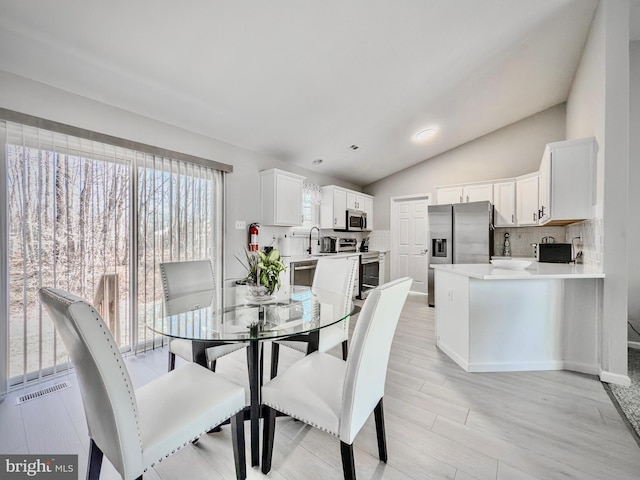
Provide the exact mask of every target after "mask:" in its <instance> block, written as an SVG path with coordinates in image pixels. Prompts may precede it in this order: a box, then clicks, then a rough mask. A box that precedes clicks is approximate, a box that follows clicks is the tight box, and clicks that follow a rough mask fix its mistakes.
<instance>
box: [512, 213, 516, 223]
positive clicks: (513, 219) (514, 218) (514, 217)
mask: <svg viewBox="0 0 640 480" xmlns="http://www.w3.org/2000/svg"><path fill="white" fill-rule="evenodd" d="M511 223H516V216H515V215H514V214H513V213H512V214H511Z"/></svg>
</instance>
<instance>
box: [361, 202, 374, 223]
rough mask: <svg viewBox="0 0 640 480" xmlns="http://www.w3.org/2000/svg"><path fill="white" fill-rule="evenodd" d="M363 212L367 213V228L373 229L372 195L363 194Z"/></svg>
mask: <svg viewBox="0 0 640 480" xmlns="http://www.w3.org/2000/svg"><path fill="white" fill-rule="evenodd" d="M363 210H364V212H365V213H366V214H367V228H368V229H369V230H373V197H371V196H369V195H365V196H364V208H363Z"/></svg>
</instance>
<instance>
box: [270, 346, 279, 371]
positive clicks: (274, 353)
mask: <svg viewBox="0 0 640 480" xmlns="http://www.w3.org/2000/svg"><path fill="white" fill-rule="evenodd" d="M279 355H280V345H278V344H277V343H276V342H271V378H274V377H275V376H276V375H278V356H279Z"/></svg>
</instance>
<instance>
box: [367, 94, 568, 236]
mask: <svg viewBox="0 0 640 480" xmlns="http://www.w3.org/2000/svg"><path fill="white" fill-rule="evenodd" d="M564 138H565V105H564V104H560V105H556V106H555V107H552V108H549V109H547V110H544V111H542V112H540V113H537V114H535V115H532V116H530V117H528V118H525V119H523V120H521V121H519V122H516V123H513V124H511V125H508V126H506V127H504V128H501V129H500V130H496V131H495V132H492V133H489V134H488V135H485V136H483V137H480V138H478V139H476V140H473V141H471V142H469V143H466V144H464V145H462V146H460V147H457V148H455V149H453V150H450V151H448V152H445V153H443V154H441V155H438V156H436V157H433V158H431V159H429V160H426V161H424V162H422V163H419V164H418V165H415V166H413V167H410V168H407V169H406V170H403V171H401V172H398V173H396V174H394V175H390V176H389V177H386V178H384V179H382V180H380V181H378V182H375V183H372V184H370V185H367V186H366V187H365V188H364V190H365V191H366V192H367V193H369V194H371V195H375V201H374V225H375V228H376V229H379V228H380V229H388V228H389V205H390V204H389V199H390V197H392V196H400V195H411V194H414V193H432V194H435V187H436V186H440V185H449V184H455V183H462V182H475V181H481V180H494V179H499V178H507V177H515V176H518V175H523V174H525V173H530V172H535V171H537V170H538V167H539V166H540V159H541V158H542V153H543V151H544V147H545V145H546V144H547V143H549V142H555V141H558V140H564ZM390 161H392V159H390Z"/></svg>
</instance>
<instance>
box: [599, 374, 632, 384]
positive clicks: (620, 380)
mask: <svg viewBox="0 0 640 480" xmlns="http://www.w3.org/2000/svg"><path fill="white" fill-rule="evenodd" d="M599 377H600V381H601V382H606V383H615V384H616V385H622V386H623V387H628V386H629V385H631V379H630V378H629V377H628V376H627V375H620V374H619V373H611V372H605V371H604V370H600V374H599Z"/></svg>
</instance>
